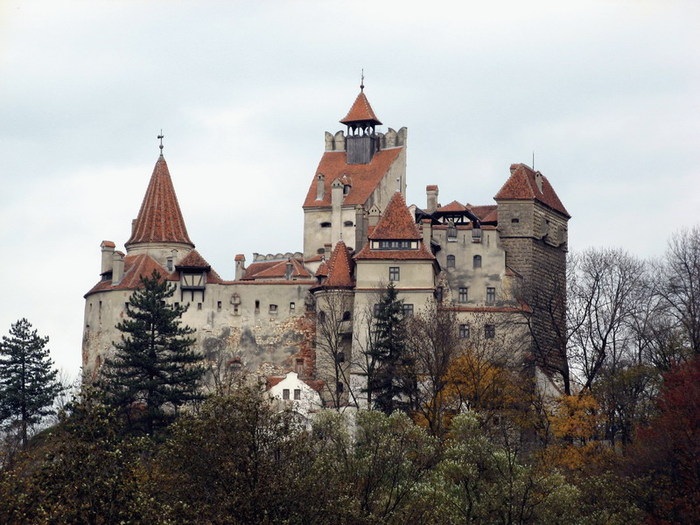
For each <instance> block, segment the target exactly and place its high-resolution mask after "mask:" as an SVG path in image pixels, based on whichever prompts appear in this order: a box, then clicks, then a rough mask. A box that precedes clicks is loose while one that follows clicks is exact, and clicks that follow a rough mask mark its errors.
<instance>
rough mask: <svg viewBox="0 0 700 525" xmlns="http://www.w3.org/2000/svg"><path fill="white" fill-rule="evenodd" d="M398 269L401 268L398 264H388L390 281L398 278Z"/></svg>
mask: <svg viewBox="0 0 700 525" xmlns="http://www.w3.org/2000/svg"><path fill="white" fill-rule="evenodd" d="M400 271H401V269H400V268H399V267H398V266H390V267H389V280H390V281H398V280H400V277H399V276H400Z"/></svg>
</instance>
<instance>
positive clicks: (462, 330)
mask: <svg viewBox="0 0 700 525" xmlns="http://www.w3.org/2000/svg"><path fill="white" fill-rule="evenodd" d="M459 337H460V339H469V325H468V324H461V325H459Z"/></svg>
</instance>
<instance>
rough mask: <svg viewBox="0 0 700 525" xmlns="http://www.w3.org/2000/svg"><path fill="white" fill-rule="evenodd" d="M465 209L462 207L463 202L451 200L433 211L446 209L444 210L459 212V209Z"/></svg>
mask: <svg viewBox="0 0 700 525" xmlns="http://www.w3.org/2000/svg"><path fill="white" fill-rule="evenodd" d="M466 209H467V208H465V207H464V204H460V203H459V202H457V201H452V202H451V203H449V204H447V205H445V206H440V207H438V209H437V210H435V211H446V212H450V211H457V212H459V211H464V210H466Z"/></svg>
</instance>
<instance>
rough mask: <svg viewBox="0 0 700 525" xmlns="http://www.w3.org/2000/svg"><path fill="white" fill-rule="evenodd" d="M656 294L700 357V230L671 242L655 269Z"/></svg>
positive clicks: (683, 233)
mask: <svg viewBox="0 0 700 525" xmlns="http://www.w3.org/2000/svg"><path fill="white" fill-rule="evenodd" d="M655 275H656V287H655V289H656V290H655V291H656V293H657V294H658V296H659V297H660V299H661V302H662V305H663V306H664V309H665V311H666V312H667V313H668V315H669V316H671V317H672V318H673V319H675V321H676V323H677V326H678V327H679V328H680V333H681V335H682V337H683V344H684V345H686V346H687V348H688V349H689V351H690V352H691V353H693V354H695V355H698V354H700V227H699V226H695V227H693V228H691V229H686V230H681V231H679V232H677V233H676V234H675V235H673V236H672V237H671V239H670V241H669V243H668V249H667V251H666V257H665V260H664V261H663V263H660V264H657V265H656V267H655Z"/></svg>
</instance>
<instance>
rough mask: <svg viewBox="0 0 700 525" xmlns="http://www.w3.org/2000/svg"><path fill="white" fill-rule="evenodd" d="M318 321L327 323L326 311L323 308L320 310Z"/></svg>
mask: <svg viewBox="0 0 700 525" xmlns="http://www.w3.org/2000/svg"><path fill="white" fill-rule="evenodd" d="M318 322H319V323H325V322H326V312H324V311H323V310H321V311H320V312H318Z"/></svg>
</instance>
